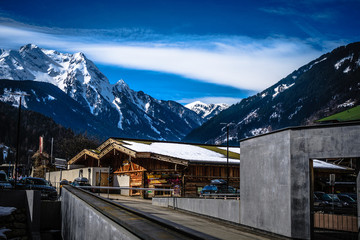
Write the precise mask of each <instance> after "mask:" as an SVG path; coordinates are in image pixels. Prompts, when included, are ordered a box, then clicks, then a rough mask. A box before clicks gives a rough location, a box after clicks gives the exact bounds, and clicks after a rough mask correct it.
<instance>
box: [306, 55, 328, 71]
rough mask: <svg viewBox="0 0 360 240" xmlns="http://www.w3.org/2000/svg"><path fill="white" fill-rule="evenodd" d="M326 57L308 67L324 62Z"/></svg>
mask: <svg viewBox="0 0 360 240" xmlns="http://www.w3.org/2000/svg"><path fill="white" fill-rule="evenodd" d="M326 59H327V58H326V57H325V58H323V59H321V60H319V61H316V62H314V63H313V64H311V65H310V67H309V68H308V70H310V69H311V68H312V67H313V66H314V65H316V64H318V63H320V62H322V61H325V60H326Z"/></svg>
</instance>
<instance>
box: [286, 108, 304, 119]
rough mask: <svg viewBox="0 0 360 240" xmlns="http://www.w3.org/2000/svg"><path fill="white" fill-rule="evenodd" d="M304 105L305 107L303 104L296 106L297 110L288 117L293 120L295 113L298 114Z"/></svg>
mask: <svg viewBox="0 0 360 240" xmlns="http://www.w3.org/2000/svg"><path fill="white" fill-rule="evenodd" d="M302 107H303V106H298V107H296V109H295V112H293V113H292V114H290V115H289V117H288V119H289V120H291V119H292V118H293V117H294V115H296V114H297V113H298V112H299V111H300V109H301V108H302Z"/></svg>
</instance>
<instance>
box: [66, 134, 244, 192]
mask: <svg viewBox="0 0 360 240" xmlns="http://www.w3.org/2000/svg"><path fill="white" fill-rule="evenodd" d="M226 154H227V150H226V147H220V146H213V145H195V144H185V143H175V142H158V141H147V140H130V139H117V138H109V139H108V140H107V141H105V142H104V143H102V144H101V145H100V146H99V147H98V148H97V149H95V150H89V149H84V150H83V151H81V152H80V153H79V154H77V155H76V156H75V157H74V158H72V159H71V160H70V161H69V162H68V164H75V165H83V166H85V167H111V168H112V169H113V178H114V180H115V179H118V181H114V182H113V184H110V185H111V186H126V185H127V184H128V186H130V187H141V188H169V189H170V188H171V189H175V194H176V195H178V196H186V197H191V196H198V194H199V191H200V190H201V189H202V187H204V186H205V185H208V184H209V183H210V180H212V179H219V178H222V179H225V180H226V179H227V169H228V170H229V185H230V186H233V187H235V188H239V185H240V169H239V168H240V147H238V148H234V147H231V148H229V161H227V155H226ZM227 166H228V168H227ZM107 176H108V175H107V174H104V176H101V179H102V180H101V181H102V182H103V181H107ZM122 179H128V183H126V181H125V182H124V181H123V180H122ZM102 185H103V184H102ZM166 194H168V193H166V192H160V191H156V192H154V191H148V192H144V191H135V190H131V191H130V193H129V195H141V196H143V197H153V196H154V195H166Z"/></svg>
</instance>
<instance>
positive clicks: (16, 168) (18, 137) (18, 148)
mask: <svg viewBox="0 0 360 240" xmlns="http://www.w3.org/2000/svg"><path fill="white" fill-rule="evenodd" d="M10 94H11V95H14V96H20V100H19V114H18V122H17V135H16V158H15V179H14V181H15V188H17V185H16V183H17V177H18V163H19V153H20V120H21V101H22V97H23V96H30V95H29V94H26V93H10Z"/></svg>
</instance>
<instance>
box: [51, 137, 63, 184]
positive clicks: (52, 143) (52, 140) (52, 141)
mask: <svg viewBox="0 0 360 240" xmlns="http://www.w3.org/2000/svg"><path fill="white" fill-rule="evenodd" d="M53 145H54V138H51V151H50V164H49V165H50V168H49V182H50V183H51V180H50V172H51V166H52V163H53V160H52V159H53ZM60 181H61V180H60Z"/></svg>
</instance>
